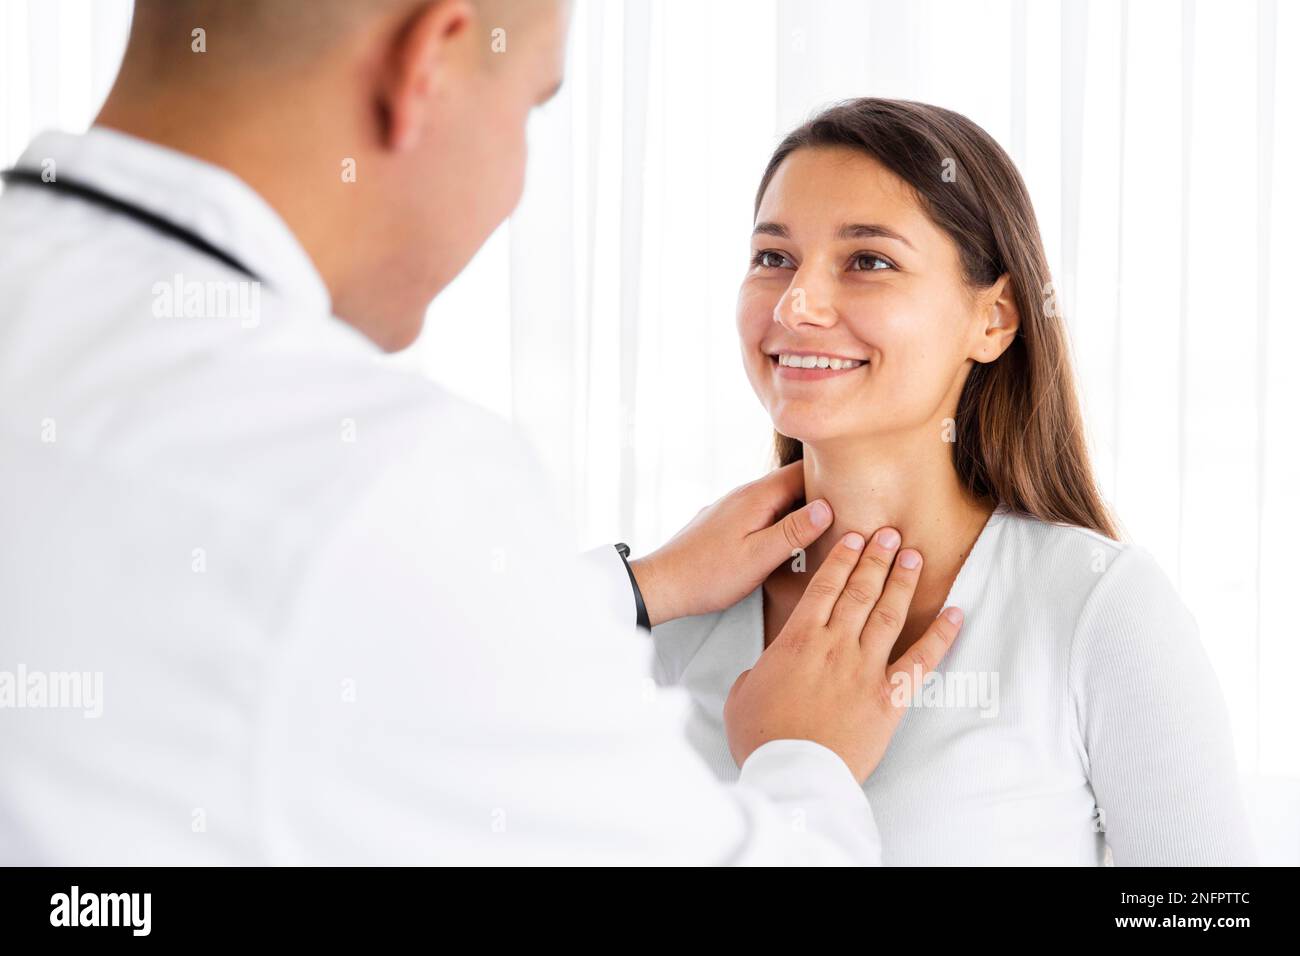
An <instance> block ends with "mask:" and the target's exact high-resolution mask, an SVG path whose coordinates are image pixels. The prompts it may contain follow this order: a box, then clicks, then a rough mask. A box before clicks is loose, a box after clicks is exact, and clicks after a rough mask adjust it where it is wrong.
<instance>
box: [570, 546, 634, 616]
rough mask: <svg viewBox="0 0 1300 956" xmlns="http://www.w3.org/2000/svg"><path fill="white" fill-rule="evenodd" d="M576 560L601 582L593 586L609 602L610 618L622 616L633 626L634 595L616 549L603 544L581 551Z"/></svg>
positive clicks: (630, 581)
mask: <svg viewBox="0 0 1300 956" xmlns="http://www.w3.org/2000/svg"><path fill="white" fill-rule="evenodd" d="M578 560H579V561H580V562H581V563H582V565H583V566H584V568H585V570H587V571H588V572H590V574H592V575H594V576H595V577H596V578H597V579H598V580H599V581H600V582H601V583H599V584H597V585H596V586H595V587H596V591H597V593H599V594H601V595H604V596H605V599H606V600H608V601H609V603H610V610H611V614H612V616H613V617H615V618H616V619H617V618H618V617H619V616H620V615H621V616H624V617H626V618H627V619H628V620H629V621H631V622H632V624H633V625H634V626H635V624H636V595H635V594H634V593H633V592H632V579H631V578H630V577H628V573H627V565H626V564H625V563H624V562H623V557H622V555H620V554H619V553H618V549H617V548H615V547H614V546H613V545H612V544H603V545H601V546H600V547H598V548H592V549H590V550H588V551H583V552H582V553H581V554H580V555H578ZM594 598H595V596H594V595H593V599H594Z"/></svg>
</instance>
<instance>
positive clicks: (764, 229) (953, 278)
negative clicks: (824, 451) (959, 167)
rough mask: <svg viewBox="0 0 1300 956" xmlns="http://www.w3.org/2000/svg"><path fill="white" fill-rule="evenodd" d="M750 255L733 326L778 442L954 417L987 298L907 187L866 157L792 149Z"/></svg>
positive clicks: (762, 210) (764, 207)
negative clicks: (968, 281) (975, 291)
mask: <svg viewBox="0 0 1300 956" xmlns="http://www.w3.org/2000/svg"><path fill="white" fill-rule="evenodd" d="M940 174H941V170H938V169H936V170H935V175H936V176H938V175H940ZM750 251H751V256H752V260H751V264H750V268H749V271H748V273H747V274H746V276H745V280H744V282H743V283H742V285H741V288H740V300H739V303H738V305H737V323H738V325H739V330H740V339H741V347H742V350H743V352H744V359H745V370H746V372H747V374H748V375H749V381H750V383H751V384H752V385H753V387H754V391H755V392H756V393H757V394H758V397H759V400H760V401H762V403H763V405H764V407H766V408H767V411H768V414H769V415H771V417H772V424H773V426H774V427H775V428H776V429H777V430H778V431H779V432H781V433H782V434H784V435H788V436H790V437H791V438H797V439H800V440H801V441H804V442H810V443H817V442H819V441H821V442H825V441H829V440H833V439H840V438H854V437H867V436H872V435H879V434H884V433H886V432H896V431H900V430H904V431H910V430H914V429H917V428H924V427H927V426H928V425H929V424H930V423H934V424H935V427H936V429H939V428H941V427H942V426H941V422H942V420H943V419H944V418H946V417H949V416H951V415H953V414H954V413H955V409H956V405H957V399H958V397H959V396H960V394H961V387H962V385H963V384H964V382H965V377H966V373H967V369H968V367H969V362H968V361H967V360H968V359H969V358H970V357H971V355H972V349H973V347H974V346H975V345H976V340H977V339H978V338H979V337H980V336H979V335H978V334H977V328H978V327H979V325H980V322H979V318H980V316H979V303H978V301H977V298H978V297H976V296H973V295H972V294H971V293H970V291H969V290H968V288H967V287H966V285H965V284H964V282H963V279H962V272H961V265H960V259H959V253H958V250H957V246H956V244H955V243H954V242H953V241H952V240H951V239H950V238H949V237H948V236H947V234H946V233H944V232H943V231H942V230H941V229H939V227H938V226H936V225H934V224H933V223H932V222H931V221H930V219H929V218H928V217H927V216H926V214H925V213H924V212H923V211H922V209H921V207H920V206H919V205H918V204H917V200H916V199H915V198H914V197H913V195H912V193H911V190H910V187H909V186H908V185H907V184H906V183H904V182H903V180H901V179H899V178H898V177H897V176H895V175H894V174H893V173H891V172H889V171H888V170H886V169H885V168H884V167H883V166H881V165H880V164H879V163H878V162H877V161H876V160H875V159H873V158H872V157H870V156H868V155H866V154H865V153H861V152H858V151H856V150H852V149H847V148H840V147H818V148H805V149H798V150H795V151H794V152H793V153H791V154H790V155H789V156H788V157H786V159H785V161H784V162H783V163H782V164H781V166H780V167H779V168H778V169H777V171H776V174H775V175H774V176H773V177H772V181H771V183H770V184H769V185H768V188H767V192H766V193H765V194H764V196H763V200H762V203H761V205H760V207H759V211H758V217H757V221H756V223H755V229H754V236H753V240H752V242H751V250H750ZM846 360H847V361H846ZM814 361H815V367H812V368H809V367H806V366H807V365H809V364H810V363H813V362H814ZM785 363H790V364H785ZM837 365H838V366H841V367H839V368H836V366H837ZM938 437H939V432H938V430H936V438H938Z"/></svg>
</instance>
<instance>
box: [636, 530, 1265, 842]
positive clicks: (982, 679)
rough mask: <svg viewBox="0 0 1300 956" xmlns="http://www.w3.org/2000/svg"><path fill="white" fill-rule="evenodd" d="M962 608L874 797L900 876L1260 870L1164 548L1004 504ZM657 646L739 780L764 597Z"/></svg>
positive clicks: (708, 752)
mask: <svg viewBox="0 0 1300 956" xmlns="http://www.w3.org/2000/svg"><path fill="white" fill-rule="evenodd" d="M945 604H956V605H958V606H959V607H961V608H962V609H963V610H964V611H965V612H966V623H965V625H964V626H963V628H962V632H961V634H960V636H959V637H958V638H957V642H956V643H955V644H954V646H953V648H952V649H951V650H950V651H949V652H948V655H947V656H946V657H945V658H944V660H943V662H942V663H941V665H940V667H939V675H938V678H937V679H936V680H935V681H934V682H933V683H932V685H930V691H931V696H928V697H925V698H923V699H922V706H914V707H912V708H911V709H909V710H908V711H907V712H906V713H905V714H904V716H903V719H902V722H901V723H900V725H899V727H898V730H897V732H896V733H895V735H894V738H893V740H892V741H891V742H890V746H889V749H888V751H887V752H886V754H885V756H884V759H883V760H882V761H881V763H880V765H879V766H878V767H877V768H876V770H875V772H874V773H873V774H872V775H871V777H870V778H869V779H868V780H867V782H866V785H865V786H864V790H865V791H866V794H867V797H868V799H869V801H870V803H871V809H872V812H873V814H874V816H875V819H876V823H877V825H878V826H879V829H880V837H881V841H882V845H883V855H884V862H885V864H886V865H915V864H939V865H943V864H992V865H998V864H1046V865H1053V864H1056V865H1088V866H1095V865H1101V864H1103V862H1104V861H1105V854H1106V847H1107V845H1109V847H1110V850H1111V853H1112V855H1113V860H1114V863H1115V864H1116V865H1120V866H1155V865H1175V866H1177V865H1203V864H1208V865H1218V864H1231V865H1243V864H1250V863H1254V862H1255V860H1256V857H1255V851H1254V848H1253V846H1252V844H1251V838H1250V831H1249V828H1248V825H1247V822H1246V816H1245V811H1244V808H1243V805H1242V801H1241V796H1240V792H1239V789H1238V779H1237V771H1236V766H1235V761H1234V757H1233V749H1232V737H1231V731H1230V728H1229V725H1228V716H1227V710H1226V707H1225V705H1224V702H1223V695H1222V692H1221V690H1220V688H1219V684H1218V681H1217V679H1216V678H1215V675H1214V672H1213V670H1212V669H1211V667H1210V664H1209V661H1208V659H1207V657H1206V655H1205V652H1204V650H1203V648H1202V647H1201V643H1200V638H1199V636H1198V632H1197V627H1196V623H1195V621H1194V620H1193V618H1192V616H1191V614H1190V613H1189V612H1188V610H1187V608H1186V606H1185V605H1184V604H1183V602H1182V600H1181V599H1180V598H1179V596H1178V593H1177V592H1176V591H1175V590H1174V587H1173V585H1172V583H1171V582H1170V581H1169V579H1168V577H1167V576H1166V575H1165V574H1164V572H1163V571H1162V570H1161V569H1160V567H1159V565H1158V564H1157V563H1156V562H1155V560H1154V558H1153V557H1152V556H1151V555H1150V554H1149V553H1148V552H1147V551H1145V550H1144V549H1142V548H1140V547H1137V546H1135V545H1130V544H1122V543H1119V542H1116V541H1113V540H1111V539H1109V538H1106V537H1104V536H1102V535H1100V534H1096V533H1095V532H1092V531H1086V530H1083V529H1080V528H1073V527H1065V526H1060V525H1054V524H1049V523H1046V522H1043V521H1039V520H1037V519H1034V518H1028V517H1025V516H1022V515H1017V514H1013V513H1011V512H1009V511H1008V510H1007V509H1006V508H1005V507H1001V508H999V509H998V510H997V511H995V512H994V513H993V515H992V517H990V519H989V521H988V523H987V525H986V526H985V527H984V529H983V531H982V532H981V533H980V536H979V538H978V539H977V540H976V542H975V545H974V547H973V548H972V550H971V553H970V554H969V555H968V557H967V559H966V562H965V564H964V565H963V567H962V569H961V571H960V573H959V574H958V575H957V579H956V581H955V582H954V584H953V587H952V591H951V593H950V594H949V597H948V600H947V601H946V602H945ZM653 637H654V643H655V649H656V667H655V679H656V680H657V681H658V682H659V683H660V684H677V683H680V684H682V685H684V686H685V687H686V689H687V690H688V691H689V693H690V695H691V698H692V701H693V703H694V706H693V707H692V713H691V716H690V718H689V721H688V726H687V733H688V736H689V738H690V740H691V742H692V743H693V744H694V746H695V747H696V748H697V749H698V750H699V751H700V753H701V754H702V755H703V756H704V758H705V760H706V761H707V762H708V764H709V766H710V767H712V768H713V770H714V772H715V773H717V774H718V776H719V777H721V778H722V779H724V780H734V779H735V778H736V777H737V775H738V769H737V767H736V764H735V762H734V761H733V760H732V758H731V754H730V751H729V750H728V748H727V742H726V737H725V732H724V730H723V725H722V706H723V703H724V702H725V700H726V697H727V692H728V691H729V690H730V688H731V684H732V683H733V682H734V680H735V678H736V676H737V675H738V674H740V673H741V671H743V670H745V669H746V668H748V667H751V666H753V663H754V661H755V660H757V658H758V656H759V654H760V653H761V652H762V649H763V614H762V588H758V589H756V590H755V591H753V592H752V593H750V594H749V595H748V596H747V597H745V598H744V599H743V600H741V601H740V602H739V603H738V604H735V605H734V606H732V607H730V608H728V609H727V610H725V611H722V612H719V613H715V614H708V615H702V616H699V617H693V618H684V619H682V620H678V621H672V622H670V623H668V624H664V625H661V626H659V627H657V628H655V630H654V634H653ZM940 690H942V692H943V693H942V694H940V693H939V691H940ZM963 691H964V692H965V694H964V696H963ZM1099 810H1100V812H1098V811H1099ZM1103 827H1104V832H1102V828H1103Z"/></svg>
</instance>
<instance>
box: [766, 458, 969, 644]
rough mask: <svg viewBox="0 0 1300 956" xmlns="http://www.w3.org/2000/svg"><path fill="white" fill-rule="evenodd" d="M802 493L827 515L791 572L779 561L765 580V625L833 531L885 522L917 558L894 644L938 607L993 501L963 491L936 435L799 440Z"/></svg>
mask: <svg viewBox="0 0 1300 956" xmlns="http://www.w3.org/2000/svg"><path fill="white" fill-rule="evenodd" d="M804 492H805V497H806V498H807V500H809V501H812V500H813V499H814V498H824V499H825V500H826V501H828V502H830V505H831V509H832V510H833V511H834V512H835V520H834V522H833V523H832V525H831V528H830V530H829V531H827V532H826V533H825V534H823V535H822V536H821V537H820V538H819V539H818V540H817V541H815V542H814V543H813V544H812V545H811V546H810V547H809V548H808V553H807V563H806V567H805V568H803V569H801V570H800V571H796V570H794V569H793V568H792V565H793V562H787V563H786V564H784V565H782V566H781V568H779V569H778V570H777V572H776V573H774V574H773V576H772V577H771V578H770V579H769V581H768V585H767V588H766V592H767V595H768V598H769V603H770V605H771V611H772V615H773V616H772V617H769V619H768V623H769V624H774V625H775V626H778V627H779V626H780V625H782V624H783V623H784V615H785V614H786V613H788V610H789V608H790V607H792V605H793V603H795V602H797V600H798V596H799V595H801V594H802V593H803V587H804V585H806V584H807V582H808V580H809V579H810V578H811V577H812V575H813V573H814V572H816V570H817V568H819V567H820V566H821V563H822V560H823V559H824V558H825V556H826V554H827V553H828V552H829V551H830V549H831V548H832V547H833V546H834V544H835V542H837V541H839V539H840V538H841V537H843V536H844V535H845V534H846V533H848V532H849V531H857V532H860V533H862V534H863V535H865V536H867V537H868V538H869V537H870V536H871V535H872V534H874V533H875V532H876V530H877V529H879V528H883V527H886V526H888V527H891V528H896V529H897V530H898V532H899V534H900V535H902V538H903V543H902V547H905V548H915V549H916V550H917V551H919V552H920V553H921V558H922V560H923V561H924V564H923V565H922V569H921V578H920V581H919V583H918V585H917V590H916V593H915V595H914V597H913V601H912V608H911V612H910V613H909V615H908V623H907V626H906V627H905V628H904V630H903V634H902V638H903V639H902V640H901V641H900V645H901V647H906V646H909V644H910V638H911V636H912V635H915V634H918V633H919V632H920V630H923V629H924V626H925V625H926V624H927V623H928V622H929V620H931V619H932V618H933V616H934V615H935V614H937V613H938V612H939V611H941V610H942V609H943V608H942V604H943V601H944V599H945V598H946V597H947V595H948V592H949V590H950V589H951V587H952V582H953V580H954V579H955V578H956V576H957V573H958V572H959V571H960V570H961V566H962V564H963V563H964V562H965V560H966V555H967V554H968V553H969V552H970V549H971V547H972V546H973V544H974V542H975V540H976V539H977V538H978V537H979V534H980V532H981V530H983V528H984V525H985V523H986V521H987V520H988V517H989V515H990V514H991V513H992V511H993V508H994V505H995V503H994V502H993V501H991V500H980V499H978V498H977V497H975V496H973V495H971V494H970V493H968V492H967V491H966V489H965V488H964V487H963V486H962V483H961V480H960V479H959V478H958V476H957V472H956V469H955V468H954V467H953V464H952V446H951V445H950V444H949V443H947V442H944V441H942V440H941V438H940V437H939V435H938V434H937V433H935V434H934V435H933V436H931V435H919V434H918V435H914V436H907V435H897V434H896V435H891V436H887V437H882V438H876V439H873V440H871V441H835V442H828V443H812V444H805V445H804ZM774 636H775V635H774V634H769V635H768V637H769V639H771V638H772V637H774Z"/></svg>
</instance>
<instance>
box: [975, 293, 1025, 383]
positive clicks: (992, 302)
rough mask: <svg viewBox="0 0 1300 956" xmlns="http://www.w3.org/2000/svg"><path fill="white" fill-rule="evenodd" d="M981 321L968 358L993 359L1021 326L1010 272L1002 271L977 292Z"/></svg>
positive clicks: (1004, 348)
mask: <svg viewBox="0 0 1300 956" xmlns="http://www.w3.org/2000/svg"><path fill="white" fill-rule="evenodd" d="M980 323H981V324H980V326H979V328H978V330H977V333H976V342H975V347H974V348H973V349H972V350H971V358H973V359H974V360H975V361H977V362H981V363H987V362H992V361H994V360H995V359H996V358H997V357H998V356H999V355H1001V354H1002V353H1003V352H1005V351H1006V350H1007V348H1008V347H1009V346H1010V345H1011V341H1012V339H1014V338H1015V337H1016V333H1017V332H1018V331H1019V330H1020V310H1019V309H1017V308H1016V297H1015V289H1014V287H1013V286H1012V284H1011V274H1010V273H1003V274H1002V276H1001V277H999V279H998V281H997V282H995V283H993V285H992V286H990V287H989V289H988V290H987V291H986V292H984V293H983V294H982V295H981V296H980Z"/></svg>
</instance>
